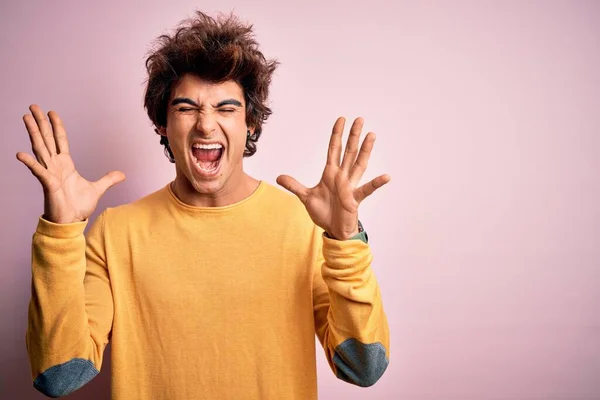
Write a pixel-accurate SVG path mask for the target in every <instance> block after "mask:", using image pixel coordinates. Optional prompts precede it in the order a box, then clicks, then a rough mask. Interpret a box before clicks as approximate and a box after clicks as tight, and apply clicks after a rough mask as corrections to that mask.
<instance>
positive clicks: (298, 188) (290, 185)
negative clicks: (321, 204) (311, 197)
mask: <svg viewBox="0 0 600 400" xmlns="http://www.w3.org/2000/svg"><path fill="white" fill-rule="evenodd" d="M277 183H278V184H279V185H281V186H283V187H284V188H285V189H287V190H289V191H290V192H292V193H294V194H295V195H296V196H298V198H299V199H300V200H301V201H302V202H303V203H304V201H305V200H306V196H307V195H308V189H307V188H306V187H305V186H304V185H303V184H301V183H300V182H298V181H297V180H295V179H294V178H292V177H291V176H289V175H279V176H278V177H277Z"/></svg>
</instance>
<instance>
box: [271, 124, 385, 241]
mask: <svg viewBox="0 0 600 400" xmlns="http://www.w3.org/2000/svg"><path fill="white" fill-rule="evenodd" d="M345 122H346V120H345V119H344V118H343V117H340V118H338V119H337V121H336V122H335V125H334V126H333V132H332V134H331V139H330V141H329V151H328V154H327V165H326V166H325V170H324V171H323V175H322V177H321V181H320V182H319V183H318V184H317V186H315V187H313V188H310V189H309V188H306V187H305V186H304V185H302V184H301V183H299V182H298V181H297V180H296V179H294V178H292V177H291V176H288V175H280V176H279V177H277V183H278V184H280V185H281V186H283V187H284V188H286V189H287V190H289V191H290V192H292V193H294V194H295V195H296V196H298V198H299V199H300V200H301V201H302V203H303V204H304V206H305V207H306V210H307V211H308V214H309V215H310V217H311V218H312V220H313V222H314V223H315V224H317V225H318V226H320V227H321V228H323V229H324V230H325V231H326V232H327V233H328V234H329V236H331V237H333V238H335V239H338V240H346V239H348V238H350V237H352V236H354V235H355V234H357V233H358V205H359V204H360V203H361V202H362V201H363V200H364V199H365V198H367V197H368V196H370V195H371V194H372V193H373V192H374V191H375V190H377V189H379V188H380V187H381V186H383V185H385V184H386V183H388V182H389V181H390V179H391V178H390V176H389V175H380V176H378V177H377V178H375V179H373V180H372V181H370V182H368V183H365V184H364V185H362V186H360V187H357V186H358V182H359V181H360V179H361V178H362V176H363V174H364V172H365V170H366V168H367V164H368V161H369V157H370V154H371V150H372V149H373V144H374V143H375V134H374V133H373V132H370V133H369V134H367V136H366V138H365V140H364V141H363V143H362V145H361V147H360V152H359V150H358V144H359V141H360V134H361V131H362V127H363V123H364V121H363V119H362V118H357V119H356V120H354V123H353V124H352V128H350V136H349V137H348V142H347V143H346V151H345V152H344V158H343V160H342V162H341V164H340V156H341V151H342V134H343V132H344V125H345Z"/></svg>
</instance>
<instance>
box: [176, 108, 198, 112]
mask: <svg viewBox="0 0 600 400" xmlns="http://www.w3.org/2000/svg"><path fill="white" fill-rule="evenodd" d="M194 110H196V109H195V108H191V107H180V108H178V109H177V111H180V112H188V111H194Z"/></svg>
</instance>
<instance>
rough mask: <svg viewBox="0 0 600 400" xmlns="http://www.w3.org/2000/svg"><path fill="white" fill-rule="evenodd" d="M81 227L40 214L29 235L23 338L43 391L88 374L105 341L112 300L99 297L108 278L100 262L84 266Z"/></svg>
mask: <svg viewBox="0 0 600 400" xmlns="http://www.w3.org/2000/svg"><path fill="white" fill-rule="evenodd" d="M84 228H85V222H81V223H76V224H68V225H58V224H52V223H49V222H48V221H44V220H43V219H40V223H39V225H38V229H37V231H36V233H35V234H34V236H33V245H32V288H31V289H32V293H31V301H30V304H29V318H28V328H27V335H26V342H27V351H28V354H29V360H30V366H31V373H32V378H33V379H34V382H35V384H36V387H37V388H38V389H39V390H40V391H42V392H44V393H45V394H47V395H48V394H53V395H56V394H61V395H64V394H67V393H62V392H60V390H59V389H56V384H57V382H62V383H64V382H67V381H70V380H77V379H79V377H78V375H82V374H83V375H86V376H88V377H89V379H91V378H93V376H95V375H96V374H97V373H98V371H99V370H100V366H101V364H102V353H103V351H104V348H105V346H106V344H107V341H108V335H107V332H106V328H105V327H106V326H107V320H110V322H112V301H110V302H106V301H104V299H105V298H106V288H108V290H109V291H110V283H109V282H108V274H106V273H105V271H103V268H102V267H101V266H99V265H95V264H94V266H93V267H92V268H88V266H87V257H86V239H85V236H84V235H83V229H84ZM90 311H91V312H90ZM57 374H58V375H57ZM89 379H87V381H89ZM87 381H86V382H87ZM86 382H79V383H80V385H79V386H77V384H75V385H70V386H71V387H73V386H77V387H80V386H81V385H83V384H85V383H86ZM72 383H77V382H72ZM39 385H42V386H44V387H38V386H39ZM57 391H58V392H57ZM46 392H47V393H46ZM59 392H60V393H59Z"/></svg>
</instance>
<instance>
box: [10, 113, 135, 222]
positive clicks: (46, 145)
mask: <svg viewBox="0 0 600 400" xmlns="http://www.w3.org/2000/svg"><path fill="white" fill-rule="evenodd" d="M29 110H30V111H31V114H25V115H24V116H23V121H24V122H25V127H26V128H27V132H29V138H30V140H31V147H32V150H33V154H35V157H33V156H31V155H30V154H27V153H24V152H19V153H17V159H18V160H19V161H21V162H22V163H23V164H25V165H26V166H27V168H29V170H30V171H31V173H32V174H33V175H34V176H35V177H36V178H37V179H38V180H39V181H40V183H41V184H42V187H43V189H44V218H45V219H46V220H48V221H50V222H54V223H57V224H68V223H73V222H79V221H84V220H86V219H87V218H88V217H89V216H90V215H91V214H92V213H93V212H94V210H95V209H96V206H97V205H98V200H99V199H100V197H102V195H103V194H104V193H105V192H106V191H107V190H108V189H109V188H110V187H112V186H113V185H115V184H117V183H120V182H122V181H124V180H125V174H123V172H121V171H111V172H109V173H108V174H106V175H105V176H104V177H102V178H101V179H99V180H98V181H96V182H90V181H87V180H85V179H84V178H83V177H82V176H81V175H79V173H78V172H77V170H76V169H75V165H74V164H73V160H72V159H71V155H70V154H69V142H68V141H67V133H66V132H65V128H64V126H63V123H62V121H61V120H60V117H59V116H58V114H57V113H55V112H54V111H50V112H49V113H48V117H49V118H50V121H48V119H46V116H45V115H44V112H43V111H42V110H41V108H40V107H38V106H37V105H32V106H30V107H29Z"/></svg>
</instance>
